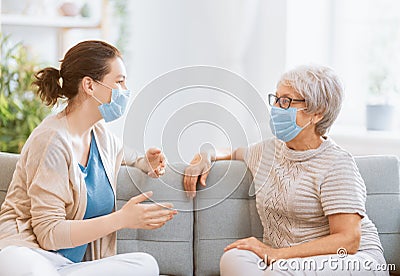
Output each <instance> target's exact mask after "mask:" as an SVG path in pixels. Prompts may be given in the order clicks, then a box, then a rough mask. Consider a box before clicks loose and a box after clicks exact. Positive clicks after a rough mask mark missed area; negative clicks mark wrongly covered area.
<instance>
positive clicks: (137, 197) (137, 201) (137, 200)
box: [130, 191, 153, 204]
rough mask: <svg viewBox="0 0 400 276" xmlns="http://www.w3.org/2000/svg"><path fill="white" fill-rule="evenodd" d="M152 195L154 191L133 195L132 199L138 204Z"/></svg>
mask: <svg viewBox="0 0 400 276" xmlns="http://www.w3.org/2000/svg"><path fill="white" fill-rule="evenodd" d="M152 196H153V192H152V191H149V192H145V193H142V194H140V195H138V196H135V197H132V198H131V199H130V200H131V201H132V202H134V203H135V204H137V203H140V202H143V201H145V200H147V199H149V198H150V197H152Z"/></svg>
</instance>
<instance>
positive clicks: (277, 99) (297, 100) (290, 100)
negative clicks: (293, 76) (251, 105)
mask: <svg viewBox="0 0 400 276" xmlns="http://www.w3.org/2000/svg"><path fill="white" fill-rule="evenodd" d="M271 97H274V104H276V103H278V104H279V107H280V108H282V109H289V107H290V105H291V104H292V102H306V100H304V99H302V100H301V99H292V98H290V97H287V96H281V97H277V96H276V95H274V94H272V93H270V94H268V104H269V105H270V106H273V105H271V101H270V98H271ZM282 98H285V99H288V100H289V105H288V106H287V107H283V106H282V105H281V101H280V99H282Z"/></svg>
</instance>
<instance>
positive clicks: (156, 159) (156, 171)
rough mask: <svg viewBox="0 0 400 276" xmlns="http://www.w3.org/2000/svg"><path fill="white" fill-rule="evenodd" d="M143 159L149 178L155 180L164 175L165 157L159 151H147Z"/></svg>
mask: <svg viewBox="0 0 400 276" xmlns="http://www.w3.org/2000/svg"><path fill="white" fill-rule="evenodd" d="M145 159H146V160H145V162H146V165H145V171H147V174H148V175H149V176H150V177H153V178H157V177H160V176H161V175H163V174H164V173H165V157H164V154H163V153H162V152H161V150H160V149H158V148H150V149H148V150H147V152H146V156H145Z"/></svg>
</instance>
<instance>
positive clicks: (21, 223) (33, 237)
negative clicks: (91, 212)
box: [0, 112, 137, 260]
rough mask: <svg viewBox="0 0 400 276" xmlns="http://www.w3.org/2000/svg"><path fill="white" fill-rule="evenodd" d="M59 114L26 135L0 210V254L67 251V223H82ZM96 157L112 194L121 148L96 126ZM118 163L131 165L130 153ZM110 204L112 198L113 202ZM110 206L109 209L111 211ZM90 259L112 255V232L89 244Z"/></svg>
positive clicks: (81, 188) (78, 185)
mask: <svg viewBox="0 0 400 276" xmlns="http://www.w3.org/2000/svg"><path fill="white" fill-rule="evenodd" d="M67 129H68V123H67V120H66V117H65V114H64V112H61V113H59V114H58V115H53V116H50V117H48V118H46V119H45V120H44V121H43V122H42V123H41V124H40V125H39V126H38V127H37V128H36V129H35V130H34V131H33V132H32V134H31V135H30V137H29V138H28V141H27V142H26V144H25V146H24V147H23V149H22V152H21V156H20V158H19V160H18V163H17V165H16V169H15V172H14V175H13V178H12V181H11V184H10V186H9V189H8V192H7V196H6V198H5V201H4V203H3V205H2V206H1V211H0V249H1V248H4V247H6V246H8V245H19V246H26V247H30V248H39V247H40V248H43V249H45V250H58V249H61V248H70V247H73V244H72V242H71V238H70V223H71V220H80V219H82V218H83V216H84V214H85V210H86V185H85V181H84V176H83V174H82V173H81V170H80V168H79V166H78V161H77V160H76V159H75V157H74V154H73V150H72V143H71V141H70V138H69V134H68V132H67ZM93 132H94V135H95V138H96V142H97V145H98V148H99V153H100V156H101V159H102V161H103V164H104V168H105V170H106V174H107V176H108V179H109V180H110V183H111V186H112V188H113V190H114V196H115V195H116V192H115V189H116V182H117V174H118V171H119V168H120V166H121V163H122V159H123V150H122V144H121V143H120V142H119V141H118V140H117V139H116V138H115V137H114V136H113V135H112V134H111V133H110V132H109V131H108V130H107V129H106V127H105V126H104V122H103V121H100V122H98V123H97V124H95V125H94V127H93ZM124 159H125V160H124V163H125V164H127V165H134V162H135V161H137V155H136V153H132V154H131V155H130V156H129V158H128V161H129V162H127V161H126V159H127V156H125V158H124ZM115 202H116V199H115ZM115 209H116V207H114V210H115ZM89 248H90V249H91V256H89V258H90V259H93V260H94V259H99V258H103V257H107V256H111V255H114V254H115V253H116V233H112V234H110V235H108V236H105V237H103V238H100V239H99V240H96V241H94V242H92V243H91V246H89Z"/></svg>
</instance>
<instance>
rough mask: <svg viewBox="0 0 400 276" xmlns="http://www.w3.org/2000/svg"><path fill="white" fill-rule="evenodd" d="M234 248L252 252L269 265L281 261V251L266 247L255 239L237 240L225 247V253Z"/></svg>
mask: <svg viewBox="0 0 400 276" xmlns="http://www.w3.org/2000/svg"><path fill="white" fill-rule="evenodd" d="M233 248H237V249H241V250H249V251H252V252H254V253H255V254H257V256H258V257H260V258H261V259H263V260H264V262H267V264H268V265H269V264H270V262H271V261H276V260H278V259H279V254H278V253H279V251H278V250H279V249H275V248H272V247H270V246H268V245H265V244H264V243H263V242H261V241H259V240H258V239H256V238H255V237H251V238H246V239H241V240H237V241H235V242H233V243H231V244H230V245H228V246H227V247H225V248H224V251H228V250H231V249H233Z"/></svg>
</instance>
